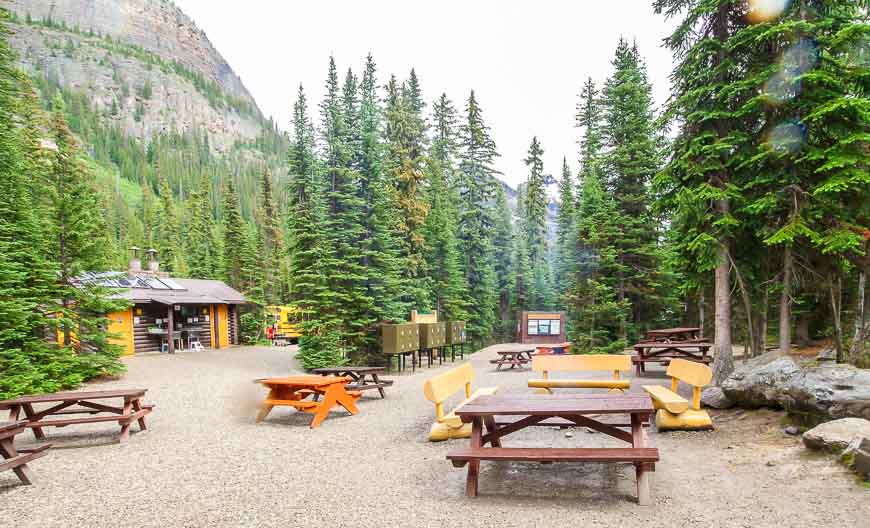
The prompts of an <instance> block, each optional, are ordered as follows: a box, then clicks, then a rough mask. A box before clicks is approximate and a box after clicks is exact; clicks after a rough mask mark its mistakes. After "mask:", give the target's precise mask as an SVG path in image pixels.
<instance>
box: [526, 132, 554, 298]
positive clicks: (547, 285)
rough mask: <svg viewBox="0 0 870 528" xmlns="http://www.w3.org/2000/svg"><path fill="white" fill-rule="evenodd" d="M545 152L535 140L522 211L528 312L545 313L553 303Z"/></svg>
mask: <svg viewBox="0 0 870 528" xmlns="http://www.w3.org/2000/svg"><path fill="white" fill-rule="evenodd" d="M543 155H544V150H543V149H542V148H541V144H540V143H539V142H538V138H537V137H533V138H532V143H531V145H530V146H529V152H528V157H527V158H526V159H525V162H526V165H527V166H528V167H529V177H528V180H527V182H526V192H525V202H524V208H523V220H524V222H523V227H524V228H525V233H524V236H525V238H526V240H525V246H526V250H527V251H528V252H529V266H530V267H531V271H532V281H531V291H530V292H529V298H528V302H529V306H528V308H527V309H533V310H543V309H548V308H550V307H551V305H552V303H553V290H552V283H551V277H550V263H549V261H548V256H549V255H548V249H547V191H546V189H545V187H544V162H543V160H542V156H543Z"/></svg>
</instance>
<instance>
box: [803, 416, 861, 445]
mask: <svg viewBox="0 0 870 528" xmlns="http://www.w3.org/2000/svg"><path fill="white" fill-rule="evenodd" d="M863 438H870V420H865V419H863V418H840V419H839V420H833V421H831V422H825V423H823V424H820V425H817V426H815V427H813V428H812V429H810V430H809V431H807V432H805V433H804V435H803V441H804V445H806V446H807V447H809V448H810V449H824V450H827V451H830V452H832V453H843V452H844V451H846V450H847V449H848V448H849V446H850V445H852V444H853V443H855V442H856V440H858V439H863Z"/></svg>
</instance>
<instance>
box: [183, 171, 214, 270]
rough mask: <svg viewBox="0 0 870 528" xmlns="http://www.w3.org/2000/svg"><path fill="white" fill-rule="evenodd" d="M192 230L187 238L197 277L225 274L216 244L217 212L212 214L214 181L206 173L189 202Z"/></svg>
mask: <svg viewBox="0 0 870 528" xmlns="http://www.w3.org/2000/svg"><path fill="white" fill-rule="evenodd" d="M187 209H188V211H190V217H189V218H188V229H187V236H186V237H185V241H186V243H187V249H186V253H187V255H188V261H187V268H188V270H190V276H191V277H193V278H196V279H215V278H217V277H219V276H220V275H221V274H222V267H221V266H219V263H218V256H219V253H218V251H217V248H216V247H215V245H214V229H215V222H214V214H213V213H212V201H211V180H210V179H209V176H208V175H207V174H206V173H203V174H202V176H201V178H200V182H199V187H198V188H197V189H196V190H195V191H194V192H193V193H192V194H191V196H190V199H189V201H188V207H187Z"/></svg>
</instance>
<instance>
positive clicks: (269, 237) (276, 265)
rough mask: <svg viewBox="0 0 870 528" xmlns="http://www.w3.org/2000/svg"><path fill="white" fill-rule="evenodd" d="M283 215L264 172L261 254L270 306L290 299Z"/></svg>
mask: <svg viewBox="0 0 870 528" xmlns="http://www.w3.org/2000/svg"><path fill="white" fill-rule="evenodd" d="M280 217H281V214H280V212H279V211H278V207H277V204H276V203H275V197H274V196H273V192H272V177H271V175H270V174H269V171H268V169H264V170H263V173H262V175H261V177H260V226H261V229H262V231H261V234H260V241H261V244H260V250H259V253H260V254H261V255H262V257H263V262H262V267H263V270H262V271H263V299H264V300H265V301H266V302H267V303H269V304H276V303H279V302H280V301H281V300H282V299H285V298H286V297H287V295H288V289H287V274H288V269H287V266H286V259H285V254H286V249H285V248H284V232H283V230H282V229H281V218H280Z"/></svg>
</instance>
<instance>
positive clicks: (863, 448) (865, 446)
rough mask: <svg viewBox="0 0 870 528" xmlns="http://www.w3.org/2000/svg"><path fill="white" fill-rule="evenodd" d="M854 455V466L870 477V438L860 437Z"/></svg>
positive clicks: (860, 472) (859, 471)
mask: <svg viewBox="0 0 870 528" xmlns="http://www.w3.org/2000/svg"><path fill="white" fill-rule="evenodd" d="M853 457H854V458H853V460H854V463H853V466H852V468H853V469H854V470H855V471H856V472H858V473H859V474H861V475H863V476H864V477H867V478H870V438H861V439H860V442H859V443H858V448H857V449H856V450H855V451H854V453H853Z"/></svg>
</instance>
